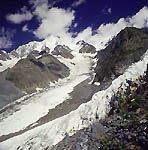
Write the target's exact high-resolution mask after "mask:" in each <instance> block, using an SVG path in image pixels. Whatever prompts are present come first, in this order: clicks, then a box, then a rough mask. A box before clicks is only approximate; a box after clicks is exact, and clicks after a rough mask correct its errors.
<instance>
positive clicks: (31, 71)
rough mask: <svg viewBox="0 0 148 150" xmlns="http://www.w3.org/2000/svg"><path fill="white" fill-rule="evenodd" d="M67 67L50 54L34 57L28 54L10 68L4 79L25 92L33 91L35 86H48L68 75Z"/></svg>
mask: <svg viewBox="0 0 148 150" xmlns="http://www.w3.org/2000/svg"><path fill="white" fill-rule="evenodd" d="M69 71H70V70H69V68H68V67H67V66H65V65H64V64H62V63H61V62H60V61H59V60H58V59H56V58H55V57H53V56H52V55H50V54H44V55H43V56H41V57H40V58H38V59H36V58H35V57H34V56H31V55H29V56H28V57H27V58H25V59H22V60H20V61H19V62H18V63H17V64H16V65H15V66H14V67H13V68H11V69H10V70H9V71H8V73H7V75H6V80H9V81H11V82H12V83H14V85H15V86H16V87H17V88H19V89H21V90H22V91H25V92H27V93H28V92H29V93H31V92H35V91H36V88H46V87H49V85H50V83H51V82H55V81H58V79H59V78H65V77H67V76H69V74H70V73H69Z"/></svg>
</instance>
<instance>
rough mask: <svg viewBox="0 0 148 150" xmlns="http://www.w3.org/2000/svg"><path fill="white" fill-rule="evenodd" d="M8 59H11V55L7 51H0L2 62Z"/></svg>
mask: <svg viewBox="0 0 148 150" xmlns="http://www.w3.org/2000/svg"><path fill="white" fill-rule="evenodd" d="M8 59H9V60H10V59H11V58H10V57H9V55H8V54H7V53H6V52H5V51H0V60H3V61H6V60H8Z"/></svg>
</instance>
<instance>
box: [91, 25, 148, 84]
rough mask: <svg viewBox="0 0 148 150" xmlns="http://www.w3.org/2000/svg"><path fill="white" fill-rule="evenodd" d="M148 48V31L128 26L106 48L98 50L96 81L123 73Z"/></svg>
mask: <svg viewBox="0 0 148 150" xmlns="http://www.w3.org/2000/svg"><path fill="white" fill-rule="evenodd" d="M147 49H148V31H145V30H142V29H137V28H134V27H126V28H125V29H124V30H122V31H121V32H120V33H119V34H118V35H117V36H116V37H115V38H114V39H113V40H112V41H111V42H110V44H109V45H108V46H107V47H106V48H105V49H104V50H101V51H100V52H98V54H97V58H98V62H97V66H96V68H95V72H96V76H95V80H94V81H99V82H102V81H103V80H106V79H108V78H110V77H111V76H115V77H118V76H119V75H121V74H123V72H124V71H125V69H127V68H128V67H129V66H130V65H131V64H132V63H134V62H137V61H138V60H140V57H141V56H142V55H143V54H144V53H145V52H146V50H147Z"/></svg>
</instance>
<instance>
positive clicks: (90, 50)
mask: <svg viewBox="0 0 148 150" xmlns="http://www.w3.org/2000/svg"><path fill="white" fill-rule="evenodd" d="M76 45H81V46H82V48H81V49H80V50H79V52H80V53H91V54H94V53H96V48H95V47H94V46H93V45H90V44H88V43H86V42H85V41H83V40H82V41H79V42H77V43H76Z"/></svg>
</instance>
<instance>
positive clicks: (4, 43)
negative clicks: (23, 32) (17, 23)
mask: <svg viewBox="0 0 148 150" xmlns="http://www.w3.org/2000/svg"><path fill="white" fill-rule="evenodd" d="M14 32H15V31H14V30H10V29H7V28H5V27H1V28H0V49H2V48H11V46H12V45H13V42H12V40H11V39H12V37H13V35H14Z"/></svg>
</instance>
